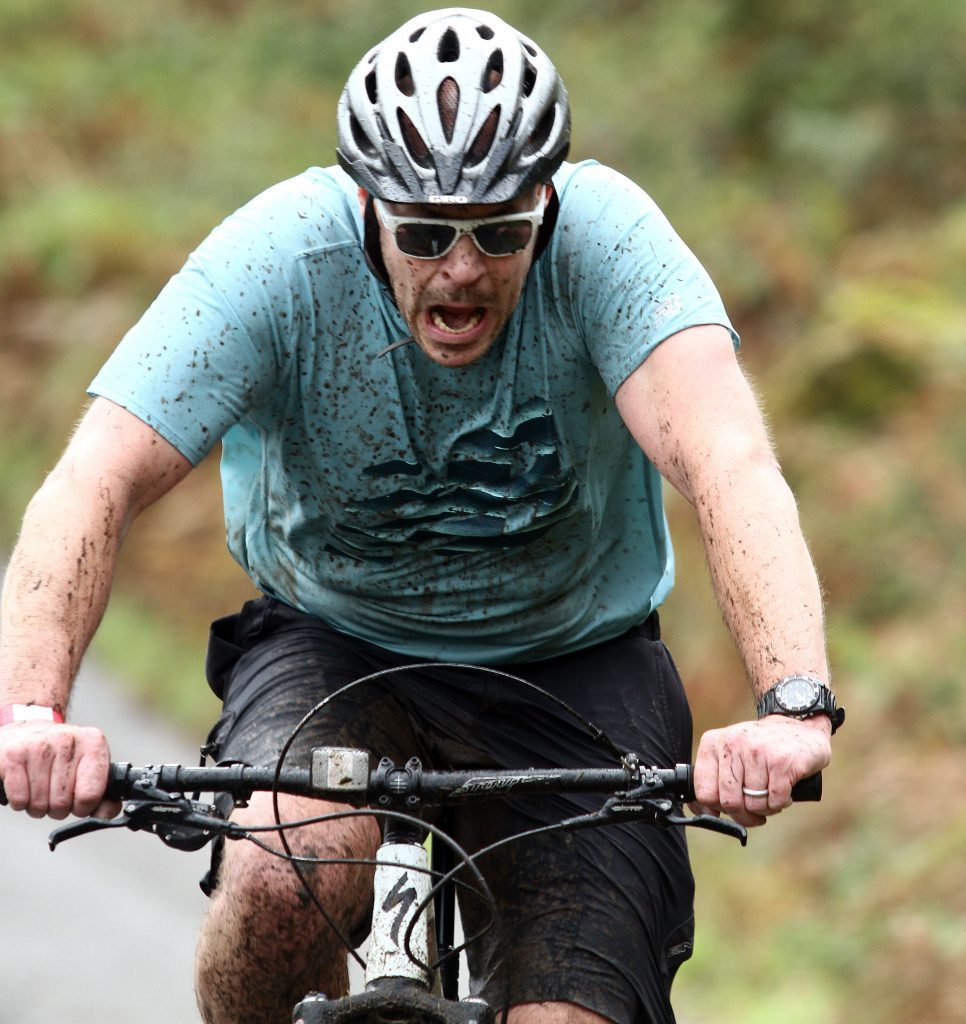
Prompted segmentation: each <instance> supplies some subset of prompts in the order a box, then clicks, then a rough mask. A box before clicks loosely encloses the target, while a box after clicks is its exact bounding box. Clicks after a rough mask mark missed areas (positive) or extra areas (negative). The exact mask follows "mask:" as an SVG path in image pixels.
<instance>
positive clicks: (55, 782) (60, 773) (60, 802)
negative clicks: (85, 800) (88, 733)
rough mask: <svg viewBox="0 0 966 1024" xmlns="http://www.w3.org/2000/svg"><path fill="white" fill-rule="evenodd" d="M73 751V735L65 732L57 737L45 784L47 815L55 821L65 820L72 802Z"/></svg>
mask: <svg viewBox="0 0 966 1024" xmlns="http://www.w3.org/2000/svg"><path fill="white" fill-rule="evenodd" d="M75 750H76V742H75V739H74V735H73V733H71V732H69V731H67V730H65V731H64V732H62V733H61V734H59V735H58V736H57V739H56V744H55V746H54V756H53V760H52V761H51V765H50V777H49V779H48V783H47V793H48V798H47V815H48V817H51V818H54V819H55V820H60V819H62V818H66V817H67V815H68V814H69V813H70V810H71V806H72V805H73V802H74V796H73V794H74V777H75V771H76V767H75V761H74V755H75Z"/></svg>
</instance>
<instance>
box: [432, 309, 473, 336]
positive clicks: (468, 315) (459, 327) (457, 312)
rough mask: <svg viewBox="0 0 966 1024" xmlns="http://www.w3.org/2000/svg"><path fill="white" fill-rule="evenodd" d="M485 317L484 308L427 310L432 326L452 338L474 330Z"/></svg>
mask: <svg viewBox="0 0 966 1024" xmlns="http://www.w3.org/2000/svg"><path fill="white" fill-rule="evenodd" d="M485 316H486V308H485V307H484V306H433V307H431V308H430V310H429V319H430V320H431V321H432V323H433V326H434V327H436V328H437V329H438V330H440V331H443V332H444V333H445V334H450V335H453V336H454V337H459V336H460V335H464V334H470V333H471V332H472V331H474V330H476V328H477V327H479V325H480V324H481V323H482V321H483V318H484V317H485Z"/></svg>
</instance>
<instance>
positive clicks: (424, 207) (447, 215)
mask: <svg viewBox="0 0 966 1024" xmlns="http://www.w3.org/2000/svg"><path fill="white" fill-rule="evenodd" d="M384 202H385V200H384ZM535 203H536V191H534V192H525V193H524V194H523V195H521V196H517V197H516V198H514V199H511V200H510V201H509V202H506V203H476V204H474V205H469V204H463V203H388V202H387V203H386V204H385V205H386V207H387V209H388V210H389V211H390V213H394V214H395V215H396V216H397V217H418V218H419V219H420V220H479V219H480V218H481V217H499V216H501V215H502V214H506V213H522V212H524V211H529V210H532V209H533V207H534V204H535Z"/></svg>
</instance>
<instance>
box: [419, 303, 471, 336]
mask: <svg viewBox="0 0 966 1024" xmlns="http://www.w3.org/2000/svg"><path fill="white" fill-rule="evenodd" d="M430 316H431V317H432V320H433V323H434V324H435V325H436V326H437V327H438V328H439V329H440V330H441V331H446V333H447V334H466V333H467V331H472V330H473V328H474V327H476V325H477V324H478V323H479V322H480V321H481V320H482V319H483V314H482V313H480V312H477V313H473V314H472V316H471V317H470V318H469V320H467V321H466V323H465V324H464V325H463V326H462V327H456V328H454V327H450V326H449V324H448V323H446V321H445V320H444V319H443V314H442V313H440V312H439V310H437V309H434V310H433V311H432V312H431V313H430Z"/></svg>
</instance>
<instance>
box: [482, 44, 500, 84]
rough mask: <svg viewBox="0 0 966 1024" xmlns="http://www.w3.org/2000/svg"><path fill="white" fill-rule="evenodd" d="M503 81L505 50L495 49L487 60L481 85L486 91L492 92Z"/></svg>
mask: <svg viewBox="0 0 966 1024" xmlns="http://www.w3.org/2000/svg"><path fill="white" fill-rule="evenodd" d="M502 81H503V51H502V50H494V51H493V52H492V53H491V54H490V59H489V60H488V61H487V62H486V70H485V71H484V72H483V81H482V83H481V86H482V88H483V91H484V92H492V91H493V90H494V89H495V88H496V87H497V86H498V85H499V84H500V82H502Z"/></svg>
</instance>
